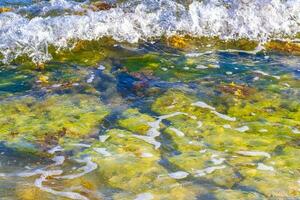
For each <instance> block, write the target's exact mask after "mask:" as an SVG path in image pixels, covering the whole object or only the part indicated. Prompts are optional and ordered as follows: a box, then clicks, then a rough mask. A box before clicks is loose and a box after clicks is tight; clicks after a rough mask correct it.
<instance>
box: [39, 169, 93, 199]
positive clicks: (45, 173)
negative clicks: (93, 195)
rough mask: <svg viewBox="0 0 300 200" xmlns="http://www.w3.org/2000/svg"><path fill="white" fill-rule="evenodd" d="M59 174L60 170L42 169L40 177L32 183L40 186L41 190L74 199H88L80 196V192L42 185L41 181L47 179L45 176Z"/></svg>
mask: <svg viewBox="0 0 300 200" xmlns="http://www.w3.org/2000/svg"><path fill="white" fill-rule="evenodd" d="M60 174H62V171H61V170H49V171H43V172H42V175H41V177H40V178H38V179H36V180H35V182H34V185H35V186H36V187H38V188H40V189H41V190H42V191H45V192H49V193H51V194H54V195H57V196H60V197H67V198H70V199H75V200H89V199H88V198H87V197H85V196H82V195H81V194H79V193H76V192H65V191H57V190H53V189H52V188H49V187H46V186H44V185H43V182H45V181H46V180H47V177H49V176H58V175H60Z"/></svg>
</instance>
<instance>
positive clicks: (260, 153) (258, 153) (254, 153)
mask: <svg viewBox="0 0 300 200" xmlns="http://www.w3.org/2000/svg"><path fill="white" fill-rule="evenodd" d="M237 153H238V154H240V155H243V156H264V157H267V158H271V155H270V154H269V153H267V152H263V151H238V152H237Z"/></svg>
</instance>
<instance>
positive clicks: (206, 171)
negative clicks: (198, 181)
mask: <svg viewBox="0 0 300 200" xmlns="http://www.w3.org/2000/svg"><path fill="white" fill-rule="evenodd" d="M225 167H226V166H225V165H220V166H213V167H207V168H205V169H201V170H197V171H196V174H195V176H196V177H200V176H205V175H207V174H211V173H213V172H214V171H216V170H219V169H224V168H225Z"/></svg>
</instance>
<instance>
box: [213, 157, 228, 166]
mask: <svg viewBox="0 0 300 200" xmlns="http://www.w3.org/2000/svg"><path fill="white" fill-rule="evenodd" d="M211 161H212V162H213V163H214V164H215V165H220V164H222V163H223V162H224V161H225V158H218V155H212V156H211Z"/></svg>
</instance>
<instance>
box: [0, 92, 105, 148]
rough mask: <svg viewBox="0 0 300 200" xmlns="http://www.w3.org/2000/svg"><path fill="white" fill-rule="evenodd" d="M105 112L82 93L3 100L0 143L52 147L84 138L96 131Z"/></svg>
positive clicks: (0, 108)
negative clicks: (59, 143) (69, 138)
mask: <svg viewBox="0 0 300 200" xmlns="http://www.w3.org/2000/svg"><path fill="white" fill-rule="evenodd" d="M108 113H109V110H108V109H107V108H106V107H104V105H103V104H101V102H100V101H99V100H98V99H97V98H96V97H93V96H87V95H82V94H78V95H53V96H48V97H46V98H44V99H37V98H33V97H23V98H21V99H16V100H11V101H3V102H2V104H1V107H0V115H1V116H0V133H1V140H3V141H5V142H6V143H8V144H18V143H19V142H20V143H23V142H24V141H27V143H29V144H32V145H45V144H48V145H52V144H56V143H57V142H58V140H59V139H60V138H62V137H72V138H79V137H85V136H87V135H89V134H92V133H94V132H95V131H97V129H98V126H99V124H101V121H102V120H103V119H104V117H105V116H106V115H107V114H108ZM21 141H22V142H21Z"/></svg>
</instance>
